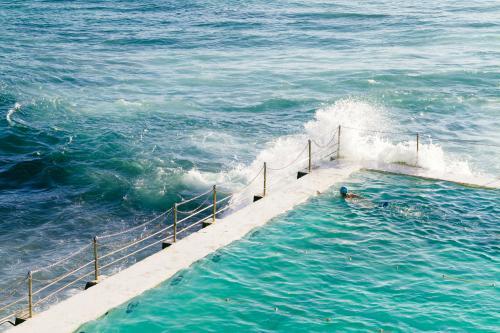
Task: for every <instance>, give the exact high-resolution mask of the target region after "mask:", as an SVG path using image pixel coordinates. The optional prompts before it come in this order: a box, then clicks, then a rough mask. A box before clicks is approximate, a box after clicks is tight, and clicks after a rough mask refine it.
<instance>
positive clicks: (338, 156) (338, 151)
mask: <svg viewBox="0 0 500 333" xmlns="http://www.w3.org/2000/svg"><path fill="white" fill-rule="evenodd" d="M340 130H341V127H340V125H339V129H338V131H337V159H339V158H340Z"/></svg>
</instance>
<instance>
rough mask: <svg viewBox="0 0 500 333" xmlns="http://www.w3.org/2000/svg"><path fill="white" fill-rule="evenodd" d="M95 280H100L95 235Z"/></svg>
mask: <svg viewBox="0 0 500 333" xmlns="http://www.w3.org/2000/svg"><path fill="white" fill-rule="evenodd" d="M93 244H94V280H95V282H97V281H98V280H99V256H98V255H97V236H95V237H94V240H93Z"/></svg>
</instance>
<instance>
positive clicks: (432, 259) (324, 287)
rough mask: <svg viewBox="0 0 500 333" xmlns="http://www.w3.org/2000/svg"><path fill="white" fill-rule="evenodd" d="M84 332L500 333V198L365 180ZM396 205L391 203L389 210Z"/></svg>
mask: <svg viewBox="0 0 500 333" xmlns="http://www.w3.org/2000/svg"><path fill="white" fill-rule="evenodd" d="M347 186H348V187H349V188H350V189H351V190H352V191H355V192H356V193H357V194H359V195H361V196H362V197H363V198H362V199H360V200H356V201H344V200H342V199H340V198H339V196H338V195H337V193H336V192H334V191H333V190H332V191H330V192H328V193H324V194H323V195H320V196H318V197H316V198H314V199H312V200H310V201H309V202H308V203H307V204H304V205H301V206H299V207H297V209H295V210H294V211H292V212H290V213H288V214H285V215H283V216H281V217H279V218H276V219H275V220H273V221H272V222H270V223H269V224H268V225H266V226H265V227H263V228H260V229H257V230H255V231H254V232H253V233H252V234H250V235H249V236H247V237H246V238H245V239H243V240H241V241H238V242H236V243H234V244H232V245H230V246H228V247H226V248H224V249H222V250H220V251H218V252H216V253H215V254H213V255H211V256H210V257H208V258H206V259H204V260H202V261H200V262H198V263H196V264H195V265H194V266H193V267H191V268H190V269H188V270H185V271H182V272H180V273H179V274H177V275H176V276H175V277H174V278H172V279H170V280H168V281H166V282H165V283H164V284H162V285H161V286H159V287H158V288H155V289H153V290H150V291H148V292H146V293H145V294H143V295H141V296H140V297H137V298H136V299H134V300H132V301H131V302H129V303H128V304H124V305H123V306H121V307H119V308H117V309H115V310H113V311H110V312H109V313H108V314H107V315H106V316H105V317H103V318H101V319H99V320H96V321H94V322H90V323H88V324H86V325H85V326H84V327H82V328H80V329H79V330H78V332H86V333H91V332H276V331H283V332H284V331H286V332H313V331H314V332H318V331H324V332H332V331H338V332H347V331H351V332H360V331H371V332H377V331H378V332H381V330H383V332H417V331H432V332H436V331H441V332H472V331H474V332H498V331H499V330H500V327H499V323H500V315H499V313H500V301H498V300H499V299H500V293H499V290H498V281H500V265H499V262H498V255H499V253H500V241H499V236H500V227H499V224H498V223H499V220H500V192H499V191H495V190H480V189H471V188H465V187H461V186H458V185H453V184H450V183H447V182H432V181H424V180H422V181H419V180H416V179H415V178H407V177H402V176H392V175H380V174H371V173H358V174H356V176H355V177H353V179H352V180H351V181H350V183H348V184H347ZM384 203H387V204H384Z"/></svg>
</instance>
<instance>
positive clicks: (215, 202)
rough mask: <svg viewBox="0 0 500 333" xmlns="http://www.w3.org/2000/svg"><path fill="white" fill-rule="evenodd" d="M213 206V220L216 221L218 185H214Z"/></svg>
mask: <svg viewBox="0 0 500 333" xmlns="http://www.w3.org/2000/svg"><path fill="white" fill-rule="evenodd" d="M213 195H214V197H213V204H214V205H213V207H212V222H215V213H216V212H217V185H214V190H213Z"/></svg>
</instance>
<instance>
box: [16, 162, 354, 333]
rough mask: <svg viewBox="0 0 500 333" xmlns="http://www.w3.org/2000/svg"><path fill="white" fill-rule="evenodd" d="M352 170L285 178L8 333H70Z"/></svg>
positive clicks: (333, 168)
mask: <svg viewBox="0 0 500 333" xmlns="http://www.w3.org/2000/svg"><path fill="white" fill-rule="evenodd" d="M358 170H360V166H356V165H352V164H351V165H349V164H345V165H339V164H336V163H330V164H329V165H328V167H322V168H320V169H316V170H313V172H312V173H311V174H309V175H307V176H305V177H303V178H301V179H299V180H291V181H290V182H289V183H288V184H286V185H285V186H284V187H283V188H281V189H280V190H279V191H275V192H271V193H268V195H267V196H266V197H265V198H263V199H261V200H259V201H257V202H255V203H253V204H251V205H249V206H246V207H244V208H242V209H241V210H238V211H236V212H235V213H233V214H231V215H228V216H226V217H225V218H223V219H219V220H217V222H216V223H215V224H214V225H211V226H209V227H207V228H205V229H202V230H200V231H198V232H196V233H193V234H191V235H189V236H188V237H186V238H184V239H182V240H180V241H179V242H177V243H175V244H174V245H172V246H171V247H169V248H168V249H166V250H163V251H159V252H158V253H156V254H153V255H151V256H150V257H147V258H146V259H144V260H142V261H140V262H138V263H136V264H135V265H133V266H131V267H129V268H127V269H124V270H123V271H121V272H119V273H117V274H115V275H113V276H111V277H108V278H106V279H104V280H103V281H102V282H100V283H99V284H98V285H96V286H94V287H92V288H90V289H88V290H85V291H82V292H80V293H78V294H76V295H75V296H72V297H70V298H68V299H66V300H64V301H62V302H60V303H58V304H56V305H54V306H52V307H50V308H49V309H48V310H46V311H44V312H42V313H39V314H36V315H35V316H34V317H33V318H31V319H29V320H27V321H26V322H24V323H22V324H21V325H19V326H16V327H12V328H11V329H10V330H9V331H8V332H10V333H21V332H37V333H39V332H40V333H42V332H51V333H55V332H57V333H65V332H74V331H75V330H77V329H78V328H79V327H80V326H81V325H83V324H85V323H86V322H88V321H91V320H94V319H97V318H99V317H101V316H103V315H104V314H105V313H106V312H107V311H109V310H110V309H113V308H115V307H117V306H119V305H121V304H123V303H126V302H128V301H129V300H130V299H131V298H133V297H135V296H138V295H140V294H141V293H143V292H144V291H146V290H148V289H151V288H154V287H156V286H158V285H159V284H160V283H162V282H163V281H165V280H166V279H168V278H170V277H172V276H173V275H174V274H175V273H177V272H178V271H179V270H182V269H185V268H187V267H189V266H190V265H192V264H193V263H194V262H196V261H198V260H200V259H202V258H204V257H206V256H207V255H208V254H210V253H212V252H214V251H216V250H217V249H220V248H221V247H223V246H226V245H228V244H230V243H232V242H234V241H236V240H238V239H241V238H242V237H244V236H245V235H246V234H248V233H249V232H250V231H251V230H252V229H254V228H256V227H259V226H262V225H264V224H265V223H267V222H268V221H269V220H271V219H272V218H274V217H276V216H278V215H280V214H282V213H284V212H286V211H288V210H291V209H292V208H293V207H294V206H296V205H298V204H301V203H303V202H305V201H307V199H308V198H310V197H311V196H315V195H317V194H318V193H320V192H324V191H326V190H327V189H328V188H329V187H331V186H332V185H334V184H335V183H337V182H339V181H343V180H345V179H346V178H347V177H349V175H350V174H352V173H353V172H355V171H358ZM158 246H160V245H158Z"/></svg>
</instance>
